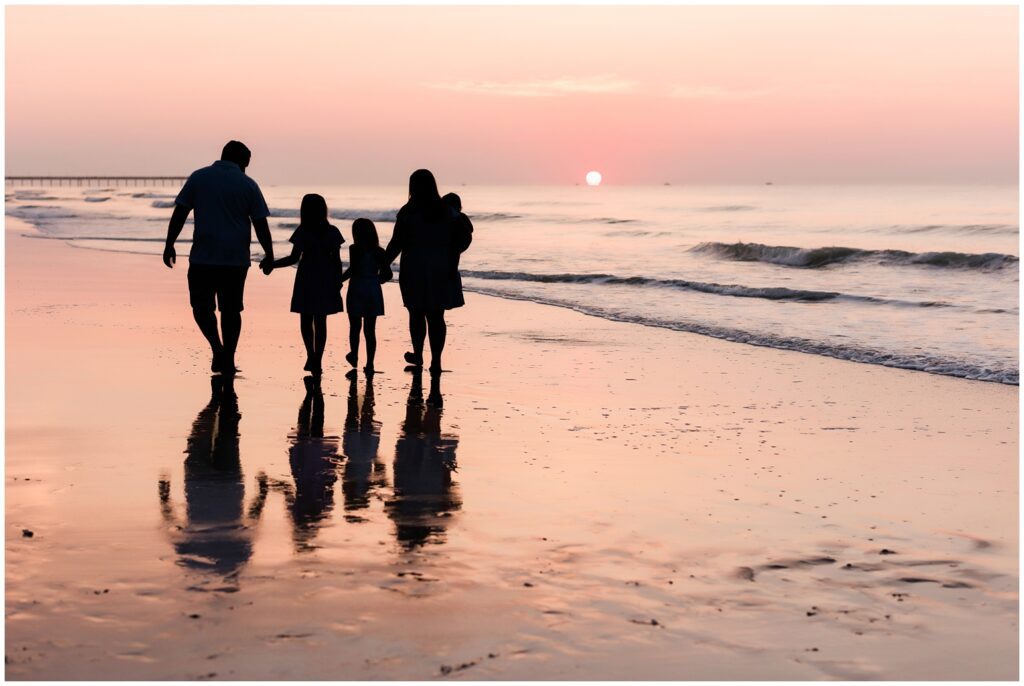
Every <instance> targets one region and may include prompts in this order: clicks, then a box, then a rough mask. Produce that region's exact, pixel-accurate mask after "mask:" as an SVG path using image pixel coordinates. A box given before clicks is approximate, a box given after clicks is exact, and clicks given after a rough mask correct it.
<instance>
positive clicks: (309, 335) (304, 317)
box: [299, 314, 314, 371]
mask: <svg viewBox="0 0 1024 686" xmlns="http://www.w3.org/2000/svg"><path fill="white" fill-rule="evenodd" d="M299 331H301V332H302V344H303V345H304V346H306V365H305V366H304V367H303V369H305V370H306V371H309V370H310V367H311V366H312V364H313V355H314V348H313V315H311V314H300V315H299Z"/></svg>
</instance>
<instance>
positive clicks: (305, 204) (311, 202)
mask: <svg viewBox="0 0 1024 686" xmlns="http://www.w3.org/2000/svg"><path fill="white" fill-rule="evenodd" d="M299 223H300V224H301V225H302V226H304V227H306V228H307V229H310V228H313V227H314V226H326V225H327V224H328V221H327V201H326V200H324V196H322V195H317V194H316V193H307V194H306V195H304V196H302V206H301V207H300V208H299Z"/></svg>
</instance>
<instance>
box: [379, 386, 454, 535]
mask: <svg viewBox="0 0 1024 686" xmlns="http://www.w3.org/2000/svg"><path fill="white" fill-rule="evenodd" d="M430 385H431V388H430V396H431V397H434V396H437V397H440V394H441V389H440V376H439V375H432V377H431V384H430ZM441 412H442V410H441V408H440V406H439V404H431V403H428V404H427V405H424V403H423V374H422V372H416V373H414V374H413V382H412V387H411V389H410V391H409V400H408V402H407V404H406V410H405V422H403V424H402V433H401V435H400V436H399V437H398V443H397V444H396V445H395V466H394V482H395V483H394V486H395V487H394V498H393V499H392V500H391V501H390V502H388V503H387V513H388V516H389V517H390V518H391V520H392V521H393V522H394V523H395V536H396V537H397V538H398V541H399V543H401V544H402V545H403V546H404V547H405V548H406V550H411V549H413V548H416V547H418V546H421V545H423V544H425V543H443V542H444V533H445V530H446V528H447V526H448V519H447V518H448V517H450V516H451V514H452V512H453V511H455V510H458V509H459V508H461V507H462V499H461V498H460V497H459V493H458V489H457V488H456V485H455V484H454V483H453V482H452V472H454V471H455V451H456V449H457V448H458V446H459V438H458V436H454V435H442V434H441Z"/></svg>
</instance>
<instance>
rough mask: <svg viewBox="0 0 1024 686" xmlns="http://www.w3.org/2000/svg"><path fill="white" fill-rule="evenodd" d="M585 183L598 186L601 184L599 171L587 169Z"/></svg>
mask: <svg viewBox="0 0 1024 686" xmlns="http://www.w3.org/2000/svg"><path fill="white" fill-rule="evenodd" d="M587 185H588V186H600V185H601V172H599V171H588V172H587Z"/></svg>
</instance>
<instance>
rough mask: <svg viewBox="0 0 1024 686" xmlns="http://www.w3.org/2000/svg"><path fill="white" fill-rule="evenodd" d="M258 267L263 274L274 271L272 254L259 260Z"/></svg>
mask: <svg viewBox="0 0 1024 686" xmlns="http://www.w3.org/2000/svg"><path fill="white" fill-rule="evenodd" d="M260 269H262V270H263V273H264V274H268V275H269V274H270V272H272V271H274V258H273V256H271V255H267V256H266V257H264V258H263V260H262V261H261V262H260Z"/></svg>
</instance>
